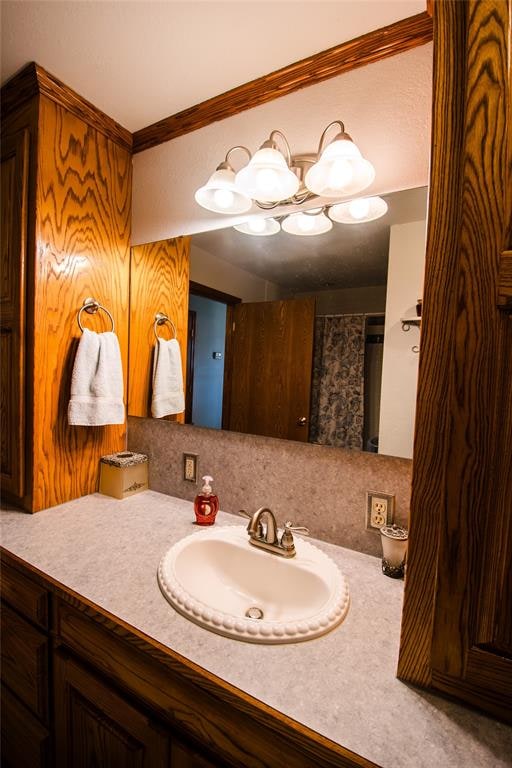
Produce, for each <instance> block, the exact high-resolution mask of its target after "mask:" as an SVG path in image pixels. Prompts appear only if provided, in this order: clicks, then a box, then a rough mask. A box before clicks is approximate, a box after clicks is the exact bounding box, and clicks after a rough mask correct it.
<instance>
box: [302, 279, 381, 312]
mask: <svg viewBox="0 0 512 768" xmlns="http://www.w3.org/2000/svg"><path fill="white" fill-rule="evenodd" d="M294 296H296V297H299V296H314V297H315V299H316V314H317V315H350V314H360V313H362V314H364V313H366V312H368V313H374V312H382V313H383V314H384V311H385V309H386V286H385V285H369V286H365V287H363V288H340V289H338V290H334V291H318V292H317V293H296V294H294Z"/></svg>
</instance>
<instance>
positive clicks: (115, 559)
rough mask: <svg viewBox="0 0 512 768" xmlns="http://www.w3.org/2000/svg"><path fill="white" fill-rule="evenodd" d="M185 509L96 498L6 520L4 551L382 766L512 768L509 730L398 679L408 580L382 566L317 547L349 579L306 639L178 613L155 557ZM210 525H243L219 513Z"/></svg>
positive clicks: (187, 524) (189, 514)
mask: <svg viewBox="0 0 512 768" xmlns="http://www.w3.org/2000/svg"><path fill="white" fill-rule="evenodd" d="M193 519H194V515H193V507H192V504H191V503H190V502H188V501H183V500H181V499H175V498H172V497H170V496H165V495H163V494H160V493H156V492H154V491H146V492H144V493H141V494H138V495H135V496H132V497H130V498H128V499H124V500H123V501H117V500H115V499H111V498H109V497H107V496H101V495H100V494H94V495H92V496H86V497H84V498H81V499H77V500H76V501H72V502H69V503H67V504H63V505H61V506H59V507H54V508H52V509H49V510H46V511H44V512H39V513H38V514H36V515H26V514H23V513H20V512H17V511H9V510H4V511H2V513H1V533H2V537H1V543H2V545H3V546H4V547H5V549H7V550H9V551H10V552H12V553H14V554H15V555H17V556H18V557H21V558H22V559H23V560H25V561H27V562H29V563H31V564H32V565H33V566H35V567H36V568H38V569H39V570H40V571H42V572H43V573H45V574H47V575H49V576H51V577H52V578H53V579H56V580H57V581H59V582H61V583H62V584H63V585H65V586H67V587H69V588H70V589H72V590H74V591H75V592H77V593H78V594H80V595H82V596H83V597H85V598H87V599H88V600H91V601H92V602H93V603H96V605H98V606H100V607H101V608H104V609H105V610H107V611H110V612H111V613H112V614H114V615H116V616H118V617H119V618H121V619H123V620H124V621H126V622H127V623H128V624H131V625H132V626H133V627H136V628H137V629H139V630H141V631H142V632H144V633H145V634H146V635H148V636H149V637H152V638H154V639H155V640H158V641H159V642H160V643H163V644H164V645H166V646H168V647H169V648H172V649H173V650H174V651H176V652H178V653H180V654H182V655H183V656H185V657H186V658H188V659H190V660H191V661H193V662H195V663H196V664H199V665H200V666H202V667H203V668H204V669H207V670H209V671H210V672H212V673H213V674H215V675H217V676H218V677H220V678H222V679H224V680H226V681H227V682H229V683H231V684H232V685H235V686H236V687H237V688H240V689H242V690H244V691H246V692H247V693H249V694H250V695H252V696H254V697H255V698H257V699H259V700H261V701H263V702H265V703H266V704H268V705H270V706H271V707H274V708H275V709H277V710H279V711H281V712H283V713H284V714H286V715H288V716H289V717H291V718H294V719H295V720H297V721H298V722H300V723H303V724H304V725H306V726H308V727H310V728H312V729H313V730H315V731H317V732H318V733H321V734H322V735H324V736H327V737H328V738H330V739H332V740H333V741H335V742H337V743H339V744H341V745H342V746H344V747H346V748H348V749H350V750H352V751H353V752H356V753H357V754H359V755H362V756H364V757H366V758H368V759H370V760H373V761H374V762H376V763H377V764H379V765H381V766H383V768H431V767H432V766H437V767H438V768H462V767H464V768H468V767H469V766H471V768H504V767H505V766H512V728H511V727H509V726H506V725H503V724H501V723H497V722H495V721H494V720H492V719H490V718H487V717H485V716H483V715H479V714H477V713H475V712H473V711H472V710H470V709H467V708H465V707H463V706H459V705H457V704H453V703H450V702H447V701H445V700H443V699H441V698H440V697H437V696H433V695H431V694H428V693H425V692H424V691H420V690H416V689H413V688H410V687H409V686H407V685H405V684H404V683H402V682H400V681H399V680H397V679H396V677H395V671H396V664H397V655H398V645H399V634H400V614H401V607H402V591H403V584H402V582H400V581H394V580H392V579H388V578H386V577H385V576H383V575H382V573H381V571H380V561H379V560H378V559H377V558H374V557H370V556H369V555H363V554H360V553H358V552H353V551H351V550H347V549H343V548H341V547H336V546H334V545H332V544H325V543H323V542H319V541H318V542H314V543H315V544H317V546H318V547H320V548H321V549H322V550H324V551H325V552H326V553H327V554H328V555H329V556H330V557H331V558H332V559H333V560H334V561H335V562H336V563H337V564H338V566H339V567H340V569H341V570H342V572H343V573H344V575H345V577H346V578H347V581H348V585H349V589H350V595H351V606H350V609H349V612H348V615H347V617H346V619H345V621H344V622H343V623H342V624H341V625H340V626H339V627H337V628H336V629H334V630H333V631H331V632H330V633H328V634H327V635H324V636H323V637H320V638H317V639H316V640H311V641H308V642H304V643H295V644H287V645H256V644H250V643H244V642H240V641H237V640H232V639H228V638H225V637H220V636H218V635H216V634H214V633H213V632H209V631H207V630H205V629H203V628H201V627H198V626H196V625H195V624H193V623H192V622H190V621H188V620H187V619H185V618H184V617H182V616H181V615H179V614H178V613H177V612H176V611H174V609H173V608H172V607H171V606H170V605H169V603H167V602H166V600H165V599H164V597H163V596H162V594H161V592H160V589H159V587H158V584H157V579H156V570H157V566H158V563H159V561H160V558H161V556H162V555H163V554H164V553H165V552H166V550H167V549H168V548H169V547H170V546H171V545H172V544H173V543H174V542H175V541H177V540H178V539H180V538H182V537H183V536H186V535H187V534H189V533H191V532H192V531H194V530H197V528H196V526H195V525H194V524H193V522H192V521H193ZM217 524H221V525H233V524H234V525H240V521H239V520H238V519H237V518H236V517H233V516H232V515H228V514H224V513H222V512H220V513H219V514H218V516H217Z"/></svg>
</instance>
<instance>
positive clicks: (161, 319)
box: [153, 312, 177, 341]
mask: <svg viewBox="0 0 512 768" xmlns="http://www.w3.org/2000/svg"><path fill="white" fill-rule="evenodd" d="M164 323H169V325H170V326H171V328H172V330H173V331H174V338H175V339H176V338H177V334H176V326H175V325H174V323H173V322H172V320H170V319H169V318H168V317H167V315H164V313H163V312H157V313H156V315H155V324H154V326H153V332H154V334H155V339H157V341H158V339H159V336H158V334H157V332H156V328H157V325H163V324H164Z"/></svg>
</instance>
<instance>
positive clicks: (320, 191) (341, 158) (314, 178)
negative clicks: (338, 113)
mask: <svg viewBox="0 0 512 768" xmlns="http://www.w3.org/2000/svg"><path fill="white" fill-rule="evenodd" d="M333 125H337V126H339V128H340V129H341V130H340V131H339V132H338V133H337V134H336V136H335V137H334V139H332V141H331V142H330V143H329V144H328V145H327V147H326V148H325V149H323V145H324V141H325V137H326V135H327V131H328V130H329V129H330V128H331V127H332V126H333ZM374 178H375V170H374V168H373V165H372V164H371V163H370V162H369V161H368V160H365V159H364V157H362V155H361V152H360V151H359V149H358V148H357V147H356V145H355V144H354V142H353V141H352V138H351V137H350V136H349V135H348V133H345V126H344V125H343V123H342V122H341V121H340V120H335V121H334V122H332V123H330V124H329V125H328V126H327V128H326V129H325V131H324V132H323V133H322V136H321V137H320V143H319V145H318V160H317V162H316V163H315V164H314V165H313V166H312V167H311V168H310V169H309V170H308V172H307V173H306V179H305V181H306V187H307V188H308V189H309V190H311V192H314V194H315V195H319V196H321V197H340V196H342V195H355V194H357V193H358V192H361V191H362V190H363V189H366V187H369V186H370V184H371V183H372V181H373V180H374Z"/></svg>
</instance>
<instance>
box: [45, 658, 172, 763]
mask: <svg viewBox="0 0 512 768" xmlns="http://www.w3.org/2000/svg"><path fill="white" fill-rule="evenodd" d="M55 743H56V765H57V767H58V768H59V767H60V768H69V766H73V768H90V766H96V765H97V766H102V768H167V766H168V765H169V751H170V750H169V739H168V737H167V735H166V734H165V733H164V732H163V730H161V729H160V728H159V727H158V726H156V725H155V724H153V723H152V722H151V721H150V720H149V718H148V717H147V716H146V715H145V714H143V713H142V712H140V711H139V710H138V709H136V708H135V707H133V706H132V705H131V704H130V703H128V702H127V701H126V700H125V699H124V698H122V697H121V696H120V695H119V694H118V693H117V692H116V691H114V690H113V689H111V688H109V687H108V686H107V685H106V684H105V683H104V682H103V681H101V680H100V679H99V678H97V677H96V676H94V675H92V674H90V673H89V672H88V671H86V670H85V669H84V668H83V667H81V666H80V665H79V664H77V663H76V662H75V661H73V660H72V659H69V658H67V657H66V656H64V655H63V654H61V653H56V654H55Z"/></svg>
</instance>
